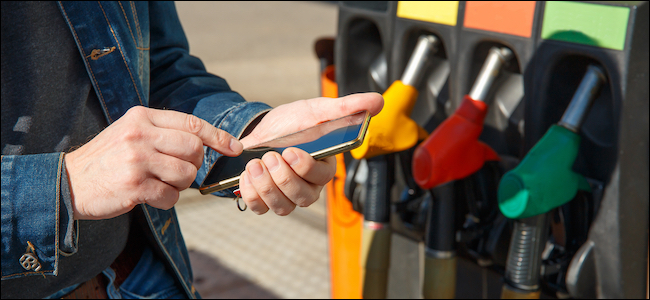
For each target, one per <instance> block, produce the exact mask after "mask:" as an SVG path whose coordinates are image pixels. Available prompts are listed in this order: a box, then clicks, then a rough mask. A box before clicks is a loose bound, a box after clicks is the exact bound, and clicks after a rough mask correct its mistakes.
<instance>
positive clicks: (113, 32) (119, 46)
mask: <svg viewBox="0 0 650 300" xmlns="http://www.w3.org/2000/svg"><path fill="white" fill-rule="evenodd" d="M97 3H98V4H99V8H101V9H102V13H103V14H104V19H106V23H108V28H110V29H111V33H112V34H113V37H114V38H115V42H116V43H117V47H118V48H120V55H122V60H123V61H124V65H126V70H127V71H128V72H129V76H130V77H131V82H133V88H134V89H135V95H136V96H138V101H140V105H142V106H144V104H142V98H140V92H139V91H138V86H137V85H136V84H135V80H133V74H131V69H130V68H129V64H127V63H126V58H124V52H122V46H121V45H120V41H119V40H118V39H117V36H115V31H113V26H112V25H111V22H110V21H109V20H108V17H107V16H106V12H105V11H104V7H103V6H102V3H101V2H99V1H97Z"/></svg>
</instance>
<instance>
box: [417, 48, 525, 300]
mask: <svg viewBox="0 0 650 300" xmlns="http://www.w3.org/2000/svg"><path fill="white" fill-rule="evenodd" d="M512 57H513V54H512V51H511V50H510V49H508V48H506V47H502V48H497V47H493V48H491V49H490V51H489V54H488V56H487V59H486V60H485V63H484V64H483V66H482V68H481V71H480V73H479V75H478V77H477V79H476V81H475V83H474V85H473V87H472V89H471V91H470V93H469V95H466V96H465V97H464V98H463V102H462V104H461V105H460V107H459V108H458V109H457V110H456V111H455V112H454V113H453V114H452V115H451V116H449V118H447V119H446V120H445V121H444V122H442V123H441V124H440V125H439V126H438V127H437V128H436V130H435V131H434V132H433V133H432V134H431V136H429V138H427V139H426V140H425V141H424V142H423V143H422V144H420V145H419V146H418V147H417V148H416V150H415V153H414V156H413V161H412V169H413V177H414V179H415V181H416V182H417V184H418V185H419V186H420V187H421V188H423V189H430V190H431V194H432V196H433V204H432V205H431V206H430V207H429V212H428V223H427V227H426V230H425V231H426V232H425V265H424V284H423V287H422V294H423V296H424V298H430V299H435V298H454V297H455V290H456V251H455V220H454V216H455V209H454V208H455V200H454V196H455V193H454V187H453V181H454V180H457V179H462V178H465V177H467V176H469V175H471V174H472V173H474V172H476V171H478V170H479V169H480V168H481V167H482V166H483V164H484V163H485V161H489V160H498V159H499V156H498V155H497V153H496V152H495V151H494V150H492V149H491V148H490V147H489V146H487V145H486V144H484V143H482V142H480V141H478V137H479V135H480V134H481V131H482V130H483V120H484V118H485V115H486V114H487V109H488V106H487V104H486V103H485V102H484V100H485V98H486V96H487V94H488V92H489V90H490V87H491V86H492V83H493V82H494V80H495V79H496V77H497V76H498V74H499V71H500V69H501V67H502V66H503V65H504V64H506V63H507V62H508V61H509V60H510V59H511V58H512Z"/></svg>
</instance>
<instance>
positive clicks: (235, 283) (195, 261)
mask: <svg viewBox="0 0 650 300" xmlns="http://www.w3.org/2000/svg"><path fill="white" fill-rule="evenodd" d="M189 254H190V263H191V264H192V270H193V271H194V287H195V288H196V290H197V291H198V292H199V294H201V297H203V298H206V299H235V298H237V299H279V297H278V296H276V295H274V294H273V293H271V292H269V291H267V290H265V289H264V288H262V287H260V286H258V285H256V284H255V283H253V282H251V281H250V280H248V279H246V278H244V277H242V276H241V275H239V274H237V273H235V272H234V271H232V270H230V269H228V268H226V267H225V266H223V265H222V264H220V263H219V261H218V260H217V259H215V258H213V257H211V256H209V255H207V254H205V253H202V252H200V251H196V250H189Z"/></svg>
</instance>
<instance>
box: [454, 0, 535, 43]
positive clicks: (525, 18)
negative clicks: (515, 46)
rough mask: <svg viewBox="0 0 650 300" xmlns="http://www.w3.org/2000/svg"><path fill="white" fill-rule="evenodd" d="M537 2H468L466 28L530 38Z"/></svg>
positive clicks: (466, 5)
mask: <svg viewBox="0 0 650 300" xmlns="http://www.w3.org/2000/svg"><path fill="white" fill-rule="evenodd" d="M535 2H536V1H467V3H466V4H465V22H464V26H465V27H466V28H474V29H480V30H487V31H494V32H499V33H506V34H512V35H517V36H523V37H527V38H529V37H530V36H531V34H532V31H533V19H534V18H535Z"/></svg>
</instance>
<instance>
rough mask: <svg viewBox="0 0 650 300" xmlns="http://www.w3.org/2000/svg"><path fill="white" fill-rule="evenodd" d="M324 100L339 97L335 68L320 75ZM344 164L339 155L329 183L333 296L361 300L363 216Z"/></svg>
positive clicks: (341, 155) (328, 213) (328, 222)
mask: <svg viewBox="0 0 650 300" xmlns="http://www.w3.org/2000/svg"><path fill="white" fill-rule="evenodd" d="M321 93H322V96H323V97H330V98H337V97H338V86H337V85H336V81H335V80H334V65H329V66H327V67H326V68H325V69H324V70H323V73H322V74H321ZM345 170H346V168H345V162H344V159H343V154H338V155H336V174H335V175H334V179H332V181H330V182H329V183H328V184H327V234H328V243H329V256H330V278H331V297H332V298H333V299H361V270H360V269H359V265H360V253H361V227H362V225H363V215H362V214H360V213H358V212H356V211H355V210H354V209H352V203H351V202H350V201H349V200H348V199H347V198H346V197H345V193H344V187H345Z"/></svg>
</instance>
